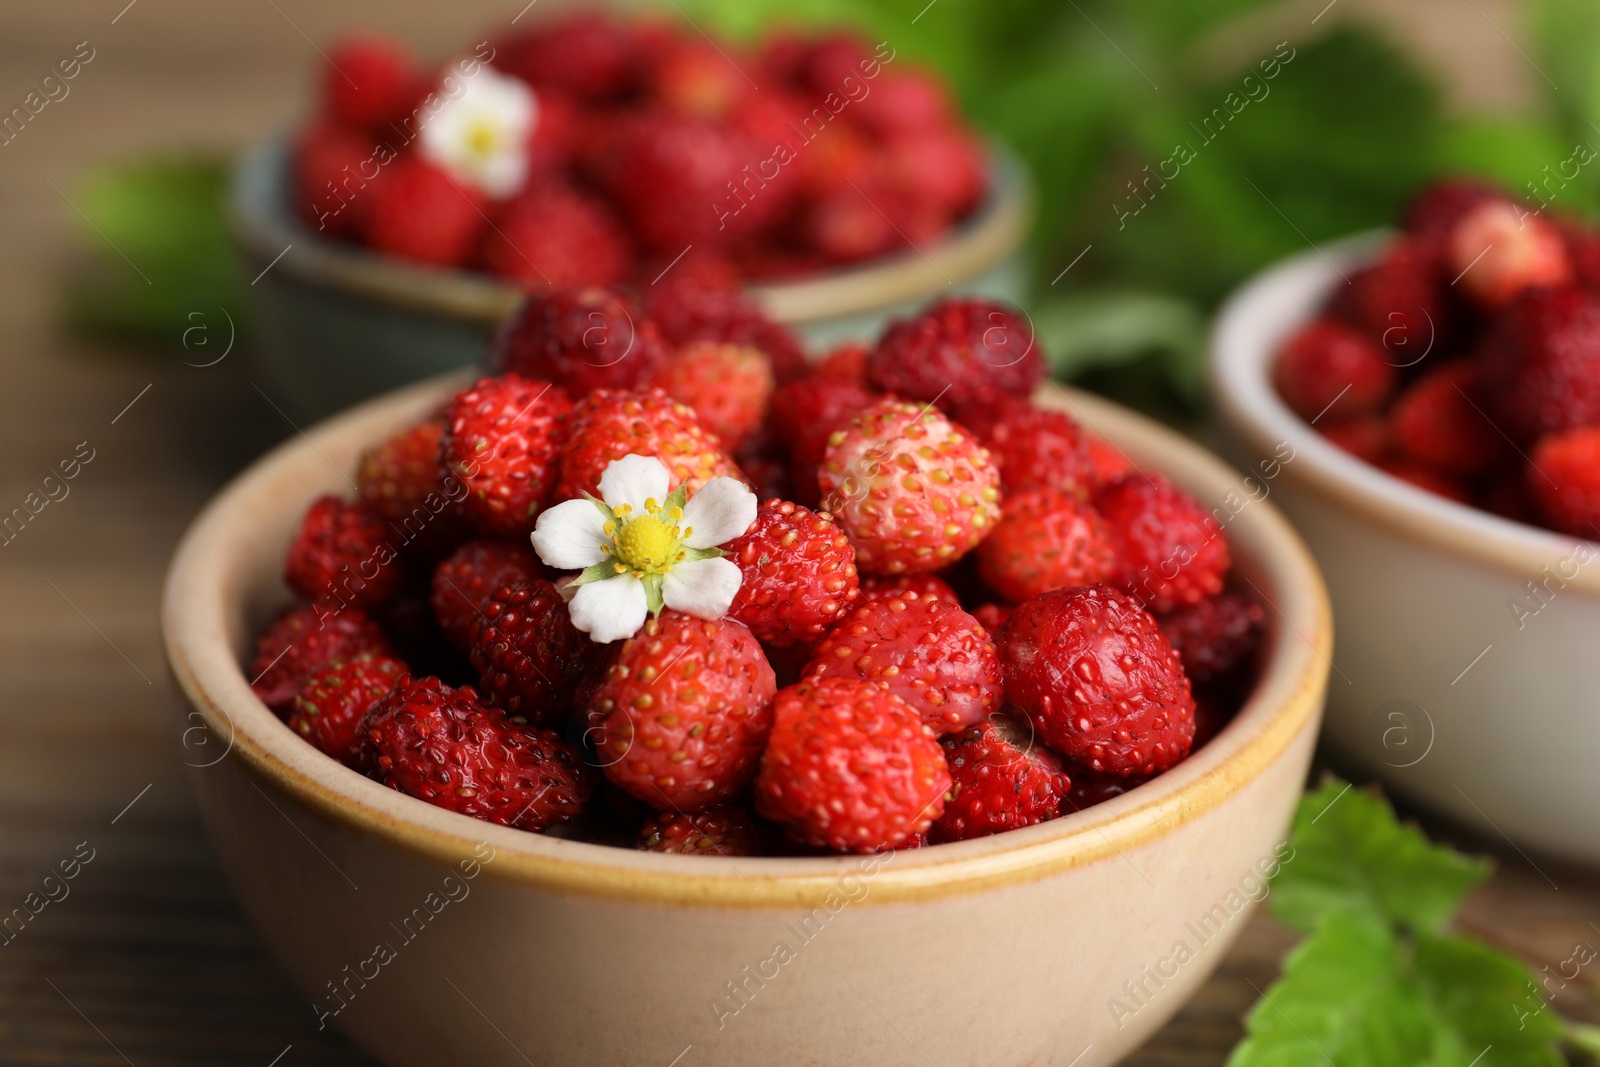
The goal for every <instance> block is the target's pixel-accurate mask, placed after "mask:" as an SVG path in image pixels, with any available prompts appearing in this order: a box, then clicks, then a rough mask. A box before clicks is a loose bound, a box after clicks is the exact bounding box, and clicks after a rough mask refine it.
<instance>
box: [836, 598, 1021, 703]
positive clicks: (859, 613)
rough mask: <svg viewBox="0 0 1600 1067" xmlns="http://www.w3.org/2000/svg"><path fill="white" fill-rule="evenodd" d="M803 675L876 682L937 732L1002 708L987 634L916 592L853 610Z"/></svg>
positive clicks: (967, 617) (947, 606)
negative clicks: (903, 702)
mask: <svg viewBox="0 0 1600 1067" xmlns="http://www.w3.org/2000/svg"><path fill="white" fill-rule="evenodd" d="M805 676H806V678H808V679H810V680H813V681H820V680H822V679H825V678H860V679H862V680H863V681H869V682H876V683H878V684H879V685H881V686H883V687H884V688H885V689H887V690H888V691H889V692H891V693H893V694H894V695H895V696H897V697H899V698H900V699H901V700H903V701H905V702H906V704H907V705H908V706H909V707H911V709H912V710H914V711H916V712H917V713H918V714H920V715H921V716H922V720H923V721H924V722H925V723H927V724H928V727H929V728H930V729H931V730H933V731H934V732H935V733H941V734H946V733H952V732H954V731H956V730H961V729H963V728H965V727H968V726H971V725H972V724H973V723H975V722H977V721H978V720H979V719H982V718H983V717H984V716H985V715H988V714H989V713H990V712H992V711H994V710H995V709H996V708H998V707H999V706H1000V661H999V658H998V656H997V654H996V652H995V646H994V641H993V640H992V639H991V638H990V637H989V632H988V631H987V630H985V629H984V628H983V626H982V624H981V623H979V622H978V620H977V619H974V618H973V617H972V616H971V615H968V614H967V613H966V612H964V611H962V610H961V609H960V608H959V607H955V606H953V605H950V604H947V603H945V602H943V601H940V600H927V599H923V598H921V597H919V596H917V595H916V594H914V593H905V594H901V595H899V596H894V597H889V598H887V599H883V600H870V601H868V602H867V603H865V604H862V605H861V606H860V607H859V608H857V609H856V610H855V611H853V612H851V613H850V615H848V616H847V617H846V618H845V619H844V620H842V621H841V622H840V623H839V625H837V626H835V627H834V628H833V631H832V632H831V633H829V634H828V636H827V637H826V638H825V639H823V641H822V643H821V644H819V645H818V646H817V647H816V648H815V649H814V650H813V651H812V653H811V662H810V663H808V664H807V665H806V671H805Z"/></svg>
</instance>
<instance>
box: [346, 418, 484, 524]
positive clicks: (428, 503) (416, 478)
mask: <svg viewBox="0 0 1600 1067" xmlns="http://www.w3.org/2000/svg"><path fill="white" fill-rule="evenodd" d="M443 437H444V420H442V419H430V420H429V421H427V422H424V423H422V424H420V425H417V426H413V427H411V428H410V429H408V430H401V431H400V432H399V433H397V434H395V435H394V436H393V437H391V438H389V439H388V440H387V441H385V442H383V443H382V444H380V445H377V446H375V447H373V448H370V449H368V450H367V452H366V454H365V455H363V456H362V457H361V468H360V470H359V471H357V473H356V487H357V488H358V490H359V491H360V493H361V500H362V503H364V504H366V505H367V507H369V508H371V509H372V510H373V511H374V512H375V513H377V515H378V516H379V517H380V518H382V519H383V520H384V521H385V522H388V523H389V524H390V527H391V528H392V529H393V530H394V532H395V535H396V537H397V538H398V540H399V542H400V543H401V544H400V547H401V548H402V549H408V548H411V547H413V546H415V547H418V548H421V549H423V550H425V551H427V552H434V551H442V550H443V549H444V548H446V547H448V546H449V545H450V544H452V543H453V542H455V541H457V540H459V539H460V537H461V536H462V533H463V531H464V530H465V521H464V520H463V518H462V516H461V509H460V508H459V507H457V503H458V502H459V501H460V500H461V498H462V496H463V495H464V494H465V492H466V487H465V486H464V485H462V483H461V482H460V480H459V479H457V478H455V477H454V476H450V475H448V474H447V473H446V471H445V469H444V464H443V463H441V462H440V461H439V444H440V440H441V439H442V438H443Z"/></svg>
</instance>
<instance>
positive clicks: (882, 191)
mask: <svg viewBox="0 0 1600 1067" xmlns="http://www.w3.org/2000/svg"><path fill="white" fill-rule="evenodd" d="M841 132H842V131H841ZM880 169H881V166H880V165H879V164H877V163H876V161H875V162H874V164H873V167H872V178H870V179H863V180H862V181H859V182H856V183H854V184H846V185H844V186H842V187H840V188H836V189H832V190H829V191H828V192H825V193H822V194H821V195H819V196H816V197H813V198H812V199H810V200H809V201H807V202H806V203H805V204H803V205H802V207H801V212H800V222H799V223H798V225H797V226H796V227H795V228H796V229H797V230H798V231H799V235H800V239H801V241H802V242H803V243H804V245H805V247H806V248H808V249H810V250H812V251H814V252H815V253H817V255H818V256H820V257H821V258H822V259H823V260H825V261H827V262H830V263H860V262H862V261H863V260H868V259H875V258H877V257H879V256H884V255H887V254H888V253H890V252H892V251H894V250H895V249H897V248H900V247H902V246H904V245H905V244H906V243H907V241H908V240H915V238H914V237H911V236H909V235H907V234H906V226H905V222H906V219H905V214H906V205H905V204H904V203H903V202H902V201H899V200H896V199H894V191H893V190H891V189H890V188H889V187H888V183H887V182H885V181H883V180H882V178H881V177H879V175H878V173H877V172H878V171H879V170H880ZM889 212H893V214H889ZM790 273H793V272H780V271H777V270H772V269H768V270H766V271H764V272H763V274H762V276H763V277H783V276H785V274H790Z"/></svg>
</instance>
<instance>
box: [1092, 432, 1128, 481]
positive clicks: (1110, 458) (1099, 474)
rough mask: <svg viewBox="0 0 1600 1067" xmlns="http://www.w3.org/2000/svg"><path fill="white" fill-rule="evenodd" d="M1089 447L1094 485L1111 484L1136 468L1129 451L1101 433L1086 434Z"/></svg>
mask: <svg viewBox="0 0 1600 1067" xmlns="http://www.w3.org/2000/svg"><path fill="white" fill-rule="evenodd" d="M1084 438H1085V440H1086V441H1087V442H1088V448H1089V469H1090V470H1091V471H1092V472H1093V487H1094V488H1095V489H1099V488H1100V487H1101V486H1106V485H1110V484H1111V483H1112V482H1114V481H1116V480H1117V479H1118V478H1121V477H1123V476H1124V475H1127V474H1131V473H1133V471H1134V470H1135V467H1134V465H1133V460H1131V459H1129V458H1128V456H1127V453H1125V452H1123V451H1122V449H1120V448H1118V447H1117V446H1116V445H1114V444H1112V443H1111V442H1110V441H1107V440H1106V439H1105V438H1104V437H1101V436H1100V435H1099V434H1094V433H1090V434H1084Z"/></svg>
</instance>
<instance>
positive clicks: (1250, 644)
mask: <svg viewBox="0 0 1600 1067" xmlns="http://www.w3.org/2000/svg"><path fill="white" fill-rule="evenodd" d="M1265 619H1266V613H1265V612H1264V611H1262V610H1261V605H1260V604H1257V603H1256V602H1255V601H1253V600H1250V599H1248V598H1247V597H1243V596H1240V595H1239V594H1238V593H1222V594H1220V595H1218V596H1214V597H1211V598H1210V599H1208V600H1202V601H1200V603H1198V604H1194V605H1191V606H1190V607H1187V608H1180V609H1179V610H1177V611H1175V612H1173V613H1171V614H1170V615H1162V616H1160V617H1159V618H1158V619H1157V620H1156V622H1157V624H1158V625H1159V626H1160V627H1161V633H1162V634H1163V635H1164V636H1165V637H1166V639H1167V643H1168V644H1170V645H1171V646H1172V648H1173V651H1175V652H1177V653H1178V659H1179V660H1181V661H1182V662H1183V672H1184V673H1185V674H1187V675H1188V676H1189V679H1190V680H1191V681H1194V682H1207V681H1210V680H1211V679H1213V678H1217V677H1220V676H1222V675H1224V674H1227V673H1228V672H1229V671H1231V670H1233V668H1234V667H1236V666H1238V665H1239V664H1241V663H1243V662H1245V661H1246V660H1247V659H1249V658H1250V656H1252V655H1253V654H1254V653H1255V650H1256V647H1257V646H1258V645H1259V644H1260V643H1261V630H1262V625H1263V623H1264V622H1265Z"/></svg>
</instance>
